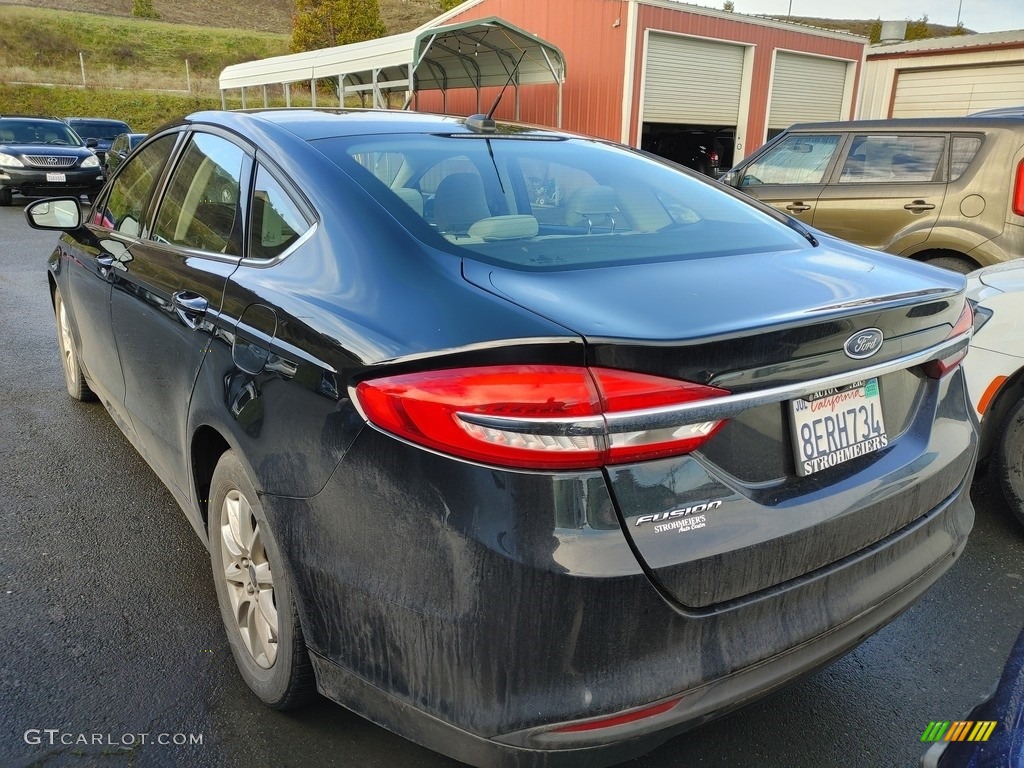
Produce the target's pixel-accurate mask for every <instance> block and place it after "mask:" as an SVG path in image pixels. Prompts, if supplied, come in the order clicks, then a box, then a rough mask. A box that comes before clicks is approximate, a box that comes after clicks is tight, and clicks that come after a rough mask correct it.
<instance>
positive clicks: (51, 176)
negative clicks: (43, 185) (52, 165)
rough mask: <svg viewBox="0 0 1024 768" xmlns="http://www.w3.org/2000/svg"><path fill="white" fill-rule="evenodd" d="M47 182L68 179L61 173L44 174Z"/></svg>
mask: <svg viewBox="0 0 1024 768" xmlns="http://www.w3.org/2000/svg"><path fill="white" fill-rule="evenodd" d="M46 180H47V181H67V180H68V177H67V175H66V174H63V173H48V174H46Z"/></svg>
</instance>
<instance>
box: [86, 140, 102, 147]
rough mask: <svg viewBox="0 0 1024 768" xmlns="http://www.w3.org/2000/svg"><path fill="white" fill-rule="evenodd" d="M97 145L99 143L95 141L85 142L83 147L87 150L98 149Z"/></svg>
mask: <svg viewBox="0 0 1024 768" xmlns="http://www.w3.org/2000/svg"><path fill="white" fill-rule="evenodd" d="M99 145H100V143H99V141H97V140H96V139H86V140H85V146H87V147H88V148H89V149H96V147H98V146H99Z"/></svg>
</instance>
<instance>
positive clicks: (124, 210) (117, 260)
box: [62, 136, 175, 420]
mask: <svg viewBox="0 0 1024 768" xmlns="http://www.w3.org/2000/svg"><path fill="white" fill-rule="evenodd" d="M174 141H175V137H174V136H165V137H161V138H159V139H157V140H156V141H154V142H152V143H150V144H149V145H148V146H146V147H144V148H143V149H142V151H140V153H139V154H138V155H137V156H136V157H135V159H134V160H133V161H132V162H131V164H130V165H127V166H125V169H124V173H122V174H121V175H120V176H118V178H117V180H116V181H115V182H114V183H113V184H111V185H110V186H109V187H108V188H107V189H106V190H105V192H104V194H103V196H102V197H101V198H100V199H99V201H98V202H97V204H96V206H95V207H94V209H93V211H92V213H91V215H90V218H89V221H88V222H87V223H86V227H85V230H86V231H87V232H88V235H87V236H75V237H73V236H72V235H66V236H65V237H64V238H63V240H62V247H67V248H69V253H68V256H69V258H68V259H67V260H65V261H66V263H68V264H70V265H71V266H70V269H69V274H68V279H67V289H68V294H69V295H66V296H65V299H66V300H67V302H68V304H69V305H70V307H71V311H72V313H73V315H74V317H75V321H76V324H77V327H78V332H79V336H80V339H79V341H80V345H81V359H82V363H83V365H84V366H85V370H86V371H87V372H88V375H89V381H90V384H91V385H93V388H94V391H96V393H97V395H99V397H100V398H101V399H102V400H103V401H104V403H105V404H106V405H107V407H108V408H109V409H111V410H112V411H114V412H115V413H116V414H117V415H119V416H121V417H122V419H125V420H127V414H126V412H125V408H124V400H125V385H124V376H123V375H122V372H121V365H120V362H119V360H118V354H117V345H116V343H115V340H114V334H113V329H112V326H111V313H110V295H111V285H112V283H113V282H115V281H116V280H117V275H118V274H120V273H121V272H123V271H125V270H126V269H127V268H128V265H129V264H130V263H131V260H132V255H131V248H132V246H133V245H135V244H136V243H137V242H138V239H139V233H140V222H141V221H142V219H143V215H144V211H145V209H146V206H147V205H148V204H149V202H150V200H151V198H152V195H153V191H154V188H155V186H156V183H157V180H158V179H159V178H160V175H161V172H162V171H163V168H164V165H165V164H166V162H167V159H168V158H169V157H170V154H171V151H172V150H173V148H174Z"/></svg>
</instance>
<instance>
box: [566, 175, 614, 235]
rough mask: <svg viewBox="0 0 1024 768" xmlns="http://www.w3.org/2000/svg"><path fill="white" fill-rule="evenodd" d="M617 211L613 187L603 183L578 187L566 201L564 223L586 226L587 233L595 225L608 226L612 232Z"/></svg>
mask: <svg viewBox="0 0 1024 768" xmlns="http://www.w3.org/2000/svg"><path fill="white" fill-rule="evenodd" d="M618 213H619V207H618V205H617V203H616V198H615V190H614V189H612V188H611V187H606V186H603V185H597V186H590V187H580V188H579V189H577V190H576V191H575V192H573V193H572V194H571V195H570V196H569V199H568V201H566V204H565V223H566V224H568V225H569V226H570V227H586V228H587V234H588V235H589V234H590V231H591V230H592V229H593V228H594V227H595V226H597V227H609V228H610V229H611V230H612V231H613V232H614V231H615V216H616V215H617V214H618Z"/></svg>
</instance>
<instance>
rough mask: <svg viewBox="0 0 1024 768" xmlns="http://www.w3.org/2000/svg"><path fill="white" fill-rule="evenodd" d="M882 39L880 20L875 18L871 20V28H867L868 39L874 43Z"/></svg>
mask: <svg viewBox="0 0 1024 768" xmlns="http://www.w3.org/2000/svg"><path fill="white" fill-rule="evenodd" d="M881 39H882V20H881V19H875V20H874V21H872V22H871V28H870V29H869V30H868V40H870V41H871V44H872V45H874V44H875V43H877V42H878V41H879V40H881Z"/></svg>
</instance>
